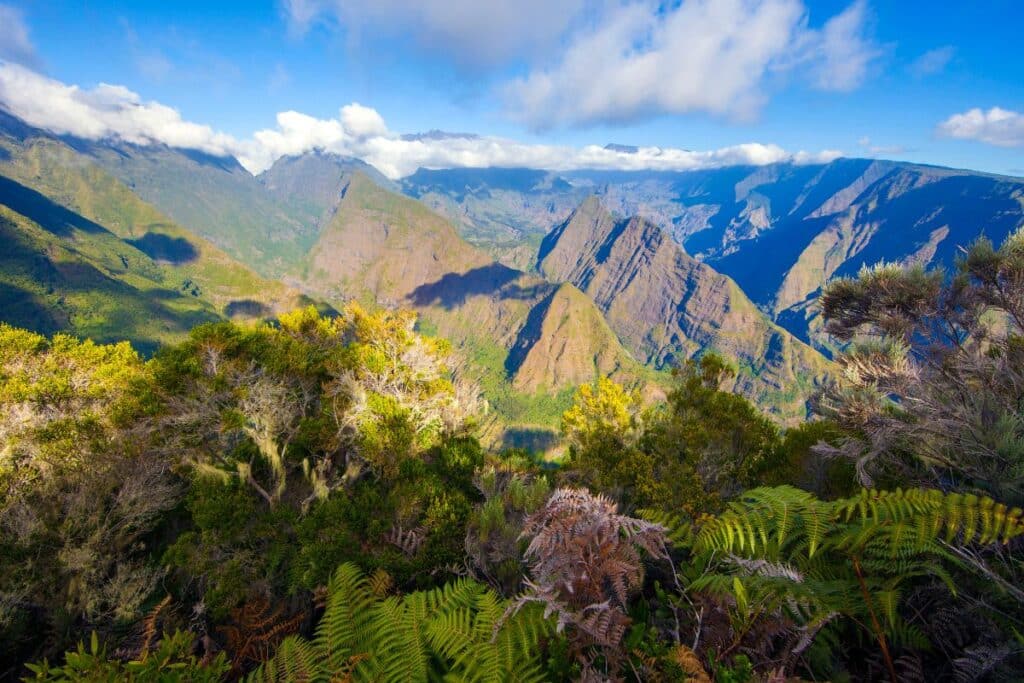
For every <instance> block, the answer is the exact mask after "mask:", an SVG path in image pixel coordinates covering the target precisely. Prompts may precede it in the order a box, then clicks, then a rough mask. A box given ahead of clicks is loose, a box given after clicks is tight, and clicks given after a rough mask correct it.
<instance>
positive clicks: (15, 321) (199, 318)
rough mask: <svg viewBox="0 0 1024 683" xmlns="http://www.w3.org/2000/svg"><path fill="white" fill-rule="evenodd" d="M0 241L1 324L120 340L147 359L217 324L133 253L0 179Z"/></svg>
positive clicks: (198, 302)
mask: <svg viewBox="0 0 1024 683" xmlns="http://www.w3.org/2000/svg"><path fill="white" fill-rule="evenodd" d="M12 205H14V206H16V207H17V209H15V208H13V207H12ZM21 211H25V212H26V213H28V214H30V215H31V216H33V217H35V218H36V219H37V220H38V221H40V222H37V221H36V220H33V219H31V218H29V217H27V216H26V215H24V214H22V213H21ZM44 226H45V227H44ZM0 243H2V244H3V247H4V248H3V249H2V250H0V320H2V321H3V322H6V323H9V324H12V325H16V326H18V327H24V328H27V329H30V330H34V331H37V332H41V333H44V334H52V333H54V332H57V331H61V330H63V331H70V332H72V333H74V334H77V335H80V336H83V337H90V338H92V339H95V340H97V341H104V342H110V341H120V340H122V339H128V340H130V341H131V342H132V343H133V344H134V345H135V346H136V348H138V349H140V350H141V351H143V352H145V353H149V352H152V351H153V350H155V349H156V347H157V346H159V345H160V344H161V343H163V342H167V341H171V340H173V339H178V338H180V337H182V336H184V335H185V334H186V333H187V332H188V330H189V329H191V328H192V327H193V326H195V325H198V324H200V323H203V322H209V321H212V320H217V319H218V318H219V316H218V314H217V312H216V311H215V310H214V309H213V307H212V306H211V305H210V304H209V303H207V302H206V301H204V300H202V299H200V298H198V297H196V296H193V295H192V294H191V293H190V292H189V291H184V290H182V289H181V288H179V287H177V286H176V283H174V282H168V281H167V279H166V278H165V277H164V272H163V271H162V270H161V268H160V267H159V266H157V265H156V264H155V263H153V261H152V260H151V259H150V258H149V257H148V256H146V255H145V254H143V253H142V252H141V251H139V250H137V249H135V248H134V247H132V246H131V245H130V244H127V243H125V242H123V241H121V240H119V239H118V238H117V237H116V236H115V235H113V234H112V233H110V232H108V231H106V230H104V229H103V228H102V227H101V226H99V225H97V224H95V223H92V222H91V221H89V220H87V219H85V218H84V217H82V216H80V215H78V214H75V213H73V212H70V211H67V210H66V209H64V208H63V207H60V206H58V205H56V204H53V203H52V202H50V201H49V200H47V199H46V198H45V197H43V196H42V195H39V194H38V193H34V192H32V191H31V190H29V189H28V188H24V187H23V186H20V185H17V184H16V183H14V182H13V181H10V180H8V179H6V178H2V177H0Z"/></svg>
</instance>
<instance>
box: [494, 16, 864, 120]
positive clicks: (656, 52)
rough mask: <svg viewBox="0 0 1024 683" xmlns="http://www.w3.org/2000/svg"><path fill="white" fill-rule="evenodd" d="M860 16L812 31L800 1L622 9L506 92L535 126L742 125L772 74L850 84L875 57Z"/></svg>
mask: <svg viewBox="0 0 1024 683" xmlns="http://www.w3.org/2000/svg"><path fill="white" fill-rule="evenodd" d="M867 15H868V10H867V5H866V4H865V2H864V1H863V0H857V1H856V2H854V3H853V4H852V5H850V6H849V7H848V8H847V9H846V10H845V11H843V12H842V13H841V14H838V15H836V16H835V17H832V18H831V19H829V20H828V21H827V22H826V23H825V25H824V26H823V28H822V29H820V30H815V29H811V28H809V26H808V14H807V9H806V7H805V6H804V4H803V2H802V1H801V0H715V1H714V2H712V1H711V0H682V2H681V3H679V4H678V5H675V6H672V7H670V8H668V9H664V8H661V9H659V8H657V7H655V6H652V5H648V4H646V3H642V2H641V3H632V4H627V5H623V6H620V7H618V8H617V9H615V10H614V11H611V12H609V13H607V14H606V16H605V17H604V19H603V20H602V21H601V22H599V23H598V25H597V26H596V27H595V28H593V29H592V30H590V31H588V32H585V33H582V34H579V35H576V36H575V37H574V38H573V40H572V41H571V43H570V44H569V46H568V47H567V48H566V50H565V53H564V55H563V56H562V58H561V60H560V61H559V62H558V64H557V65H556V66H554V67H553V68H541V69H538V70H534V71H533V72H531V73H530V74H528V75H527V76H526V77H524V78H520V79H518V80H515V81H513V82H512V83H510V84H509V85H508V86H507V88H506V94H507V96H508V97H509V99H510V101H511V104H512V107H513V109H514V110H515V111H516V113H517V114H518V116H519V117H520V118H521V119H523V120H525V121H527V122H528V123H530V124H531V125H533V126H535V127H537V128H546V127H550V126H555V125H562V124H587V123H595V122H620V121H626V120H633V119H636V118H639V117H643V116H648V115H652V114H659V113H673V114H679V113H685V112H693V111H702V112H710V113H712V114H718V115H726V116H729V117H734V118H736V117H738V118H749V117H751V116H753V115H754V114H755V113H756V112H757V110H758V109H759V108H760V106H761V104H762V103H763V102H764V101H765V99H766V97H767V95H766V92H765V90H766V87H765V85H766V81H767V79H768V77H769V76H771V75H772V74H773V73H777V72H783V71H791V70H797V71H800V70H803V71H806V72H807V77H809V79H810V81H811V84H812V85H813V86H815V87H818V88H820V89H825V90H843V91H845V90H850V89H852V88H854V87H856V86H857V85H859V84H860V83H861V81H862V80H863V79H864V77H865V75H866V73H867V69H868V66H869V64H870V62H871V60H873V59H874V58H875V57H876V56H877V55H878V50H877V49H876V48H875V47H874V46H873V45H872V43H871V42H870V41H869V40H868V39H867V38H865V37H864V30H865V29H864V27H865V23H866V20H867Z"/></svg>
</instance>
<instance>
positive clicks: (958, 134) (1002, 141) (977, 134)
mask: <svg viewBox="0 0 1024 683" xmlns="http://www.w3.org/2000/svg"><path fill="white" fill-rule="evenodd" d="M939 134H940V135H944V136H946V137H951V138H958V139H960V140H977V141H979V142H987V143H988V144H990V145H996V146H998V147H1020V146H1024V114H1022V113H1020V112H1016V111H1010V110H1009V109H1002V108H1001V107H992V108H991V109H989V110H988V111H983V110H982V109H980V108H977V107H975V108H974V109H970V110H968V111H965V112H963V113H962V114H954V115H953V116H950V117H949V118H948V119H946V120H945V121H943V122H942V123H940V124H939Z"/></svg>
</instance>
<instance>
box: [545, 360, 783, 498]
mask: <svg viewBox="0 0 1024 683" xmlns="http://www.w3.org/2000/svg"><path fill="white" fill-rule="evenodd" d="M733 372H734V371H733V370H732V368H731V367H729V366H728V365H727V364H726V363H725V361H724V359H722V357H720V356H718V355H716V354H713V353H709V354H705V355H704V356H703V357H702V358H701V359H700V360H698V361H692V360H691V361H687V363H686V364H685V365H684V366H683V367H682V368H680V369H679V370H677V371H676V372H675V373H674V374H675V377H676V382H675V386H674V388H673V390H672V391H671V392H670V393H669V395H668V400H667V402H666V404H665V405H664V406H661V407H658V408H651V409H647V410H643V409H642V408H641V406H640V400H639V397H638V396H637V395H636V394H630V393H628V392H626V391H625V390H624V389H623V388H622V387H620V386H618V385H616V384H615V383H614V382H612V381H610V380H608V379H601V380H599V381H598V382H597V383H596V384H594V385H584V386H583V387H581V389H580V391H579V393H578V394H577V398H576V402H575V404H574V406H573V407H572V408H571V409H570V410H569V411H567V412H566V413H565V415H564V416H563V432H564V433H565V435H566V438H567V439H568V441H569V444H570V457H569V461H568V466H569V469H570V470H572V471H573V472H574V473H576V474H578V475H579V476H581V477H582V479H583V481H584V482H586V483H588V484H590V485H591V486H594V487H595V488H597V489H599V490H602V491H609V492H612V493H615V494H618V495H620V496H621V497H622V499H623V501H624V503H625V504H626V505H627V506H629V505H635V506H640V507H645V508H660V509H663V510H672V509H683V510H685V511H687V512H688V513H690V514H696V513H697V512H699V511H704V510H714V509H717V508H718V507H719V506H720V505H721V501H722V500H723V499H728V498H730V497H732V496H734V495H736V494H737V493H739V492H740V491H741V490H742V489H743V488H745V487H747V486H750V485H752V484H754V483H756V482H757V481H758V480H759V479H760V478H761V477H762V476H764V474H765V473H766V472H768V471H770V470H771V469H773V467H774V466H775V465H776V457H777V453H778V451H779V446H780V437H779V433H778V428H777V427H776V426H775V425H774V424H773V423H772V422H771V421H770V420H769V419H768V418H766V417H765V416H763V415H762V414H761V413H760V412H758V410H757V409H756V408H755V407H754V406H753V405H752V404H751V403H750V402H749V401H747V400H746V399H745V398H743V397H742V396H739V395H737V394H733V393H730V392H727V391H722V390H721V389H720V388H719V387H720V386H721V385H722V383H723V382H725V381H726V380H727V379H728V378H729V377H731V376H732V374H733Z"/></svg>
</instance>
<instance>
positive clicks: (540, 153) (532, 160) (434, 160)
mask: <svg viewBox="0 0 1024 683" xmlns="http://www.w3.org/2000/svg"><path fill="white" fill-rule="evenodd" d="M242 147H243V148H244V151H243V152H242V153H241V154H240V156H239V159H240V161H241V162H242V163H243V165H245V166H246V168H248V169H250V170H251V171H253V172H254V173H259V172H260V171H262V170H264V169H266V168H268V167H269V166H270V165H271V164H272V163H273V162H274V161H275V160H276V159H278V158H280V157H282V156H286V155H296V154H301V153H303V152H308V151H313V150H319V151H325V152H333V153H336V154H342V155H346V156H353V157H357V158H359V159H362V160H363V161H365V162H367V163H369V164H371V165H372V166H374V167H376V168H377V169H378V170H380V171H381V172H382V173H384V174H385V175H386V176H388V177H390V178H400V177H403V176H406V175H409V174H410V173H413V172H414V171H416V170H417V169H419V168H461V167H475V168H482V167H490V166H500V167H516V168H542V169H548V170H552V171H567V170H573V169H608V170H612V169H615V170H663V171H686V170H696V169H702V168H713V167H720V166H733V165H737V164H751V165H762V164H770V163H776V162H781V161H792V162H794V163H820V162H825V161H831V160H832V159H835V158H836V157H838V156H840V153H839V152H836V151H824V152H818V153H807V152H797V153H789V152H787V151H786V150H784V149H782V148H781V147H778V146H777V145H766V144H761V143H748V144H742V145H735V146H731V147H725V148H722V149H717V150H709V151H690V150H682V149H674V148H663V147H639V148H636V149H635V151H634V150H632V149H630V150H629V151H623V149H622V148H608V147H601V146H598V145H587V146H584V147H570V146H565V145H540V144H527V143H522V142H517V141H515V140H509V139H505V138H496V137H486V136H476V135H446V134H443V133H441V132H439V131H432V132H431V133H429V134H425V135H399V134H398V133H395V132H393V131H391V130H389V129H388V128H387V126H386V125H385V123H384V120H383V119H382V118H381V117H380V115H379V114H378V113H377V112H376V111H375V110H373V109H370V108H368V107H364V106H362V105H359V104H350V105H347V106H345V107H342V108H341V111H340V112H339V115H338V118H336V119H316V118H313V117H310V116H306V115H305V114H300V113H298V112H285V113H282V114H278V116H277V128H275V129H267V130H261V131H257V132H256V133H255V135H254V136H253V142H251V143H246V144H243V145H242Z"/></svg>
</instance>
